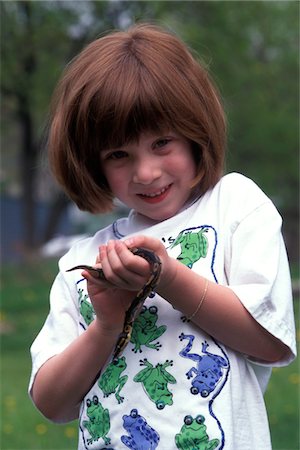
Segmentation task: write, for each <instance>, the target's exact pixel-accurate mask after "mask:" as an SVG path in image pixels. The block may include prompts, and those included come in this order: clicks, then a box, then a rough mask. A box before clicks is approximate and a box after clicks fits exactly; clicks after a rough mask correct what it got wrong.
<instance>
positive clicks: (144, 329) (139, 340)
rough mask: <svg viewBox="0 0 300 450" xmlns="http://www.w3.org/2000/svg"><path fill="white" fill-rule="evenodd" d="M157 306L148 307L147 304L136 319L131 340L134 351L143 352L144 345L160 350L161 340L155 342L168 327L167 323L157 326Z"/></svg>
mask: <svg viewBox="0 0 300 450" xmlns="http://www.w3.org/2000/svg"><path fill="white" fill-rule="evenodd" d="M157 318H158V315H157V307H156V306H150V307H149V308H147V307H146V306H145V305H144V306H143V307H142V310H141V312H140V314H139V315H138V317H137V318H136V320H135V321H134V323H133V329H132V334H131V339H130V342H132V343H133V344H134V348H133V351H134V353H137V352H139V353H141V352H142V348H141V347H142V346H143V345H144V346H145V347H147V348H152V349H154V350H159V348H160V347H161V344H160V343H159V342H153V341H155V340H156V339H158V338H159V337H160V336H161V335H162V334H163V333H164V332H165V331H166V329H167V327H166V326H165V325H161V326H159V327H158V326H157V325H156V322H157Z"/></svg>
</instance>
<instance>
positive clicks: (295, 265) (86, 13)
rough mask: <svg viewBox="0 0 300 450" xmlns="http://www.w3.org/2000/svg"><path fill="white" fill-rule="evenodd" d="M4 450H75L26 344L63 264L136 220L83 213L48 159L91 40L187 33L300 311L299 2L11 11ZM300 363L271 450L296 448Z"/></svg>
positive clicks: (4, 40) (0, 177) (83, 4)
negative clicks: (79, 243)
mask: <svg viewBox="0 0 300 450" xmlns="http://www.w3.org/2000/svg"><path fill="white" fill-rule="evenodd" d="M0 8H1V167H0V213H1V216H0V217H1V229H0V231H1V233H0V234H1V308H0V333H1V376H2V383H1V438H0V448H1V449H2V450H9V449H10V450H25V449H30V450H34V449H52V450H56V449H57V450H60V449H74V448H76V442H77V431H76V423H71V424H68V425H63V426H57V425H52V424H50V423H49V422H48V421H46V420H45V419H44V418H42V416H40V415H39V413H38V412H37V411H35V409H34V407H33V406H32V404H31V403H30V400H29V399H28V397H27V393H26V388H27V383H28V378H29V373H30V358H29V346H30V344H31V342H32V341H33V339H34V337H35V335H36V334H37V332H38V331H39V329H40V328H41V326H42V323H43V321H44V319H45V317H46V314H47V310H48V292H49V289H50V286H51V283H52V280H53V278H54V276H55V274H56V270H57V269H56V267H57V259H58V257H59V256H60V255H61V254H62V253H64V252H65V251H66V250H67V249H68V248H69V246H70V245H71V244H72V243H73V242H74V240H76V239H78V238H80V237H82V236H85V235H89V234H92V233H94V232H95V231H96V230H98V229H99V228H102V227H103V226H105V225H106V224H108V223H110V222H111V221H112V220H114V219H115V218H116V217H119V216H120V215H124V214H126V210H125V209H124V207H122V205H117V207H116V210H115V211H114V213H113V214H111V215H108V216H92V215H90V214H88V213H83V212H80V211H79V210H78V209H77V208H76V207H74V206H73V205H72V204H71V203H70V202H69V200H68V199H67V198H66V197H65V196H64V195H63V193H62V192H61V191H60V189H59V188H58V187H57V185H56V184H55V183H54V182H53V180H52V178H51V175H50V173H49V170H48V166H47V157H46V151H45V141H46V132H45V129H46V125H47V117H48V111H49V104H50V99H51V95H52V92H53V89H54V87H55V84H56V82H57V81H58V78H59V77H60V75H61V72H62V70H63V68H64V66H65V65H66V64H67V63H68V62H69V61H70V60H71V59H72V58H73V57H74V56H75V55H76V54H77V53H78V52H79V51H80V50H81V49H82V47H83V46H85V45H87V44H88V43H89V42H90V41H92V40H94V39H95V38H96V37H99V36H100V35H101V34H102V33H103V32H106V31H107V30H111V29H114V28H126V27H127V26H129V25H130V24H132V23H134V22H137V21H147V22H154V23H156V24H159V25H163V26H166V27H168V28H170V29H172V30H173V31H175V32H176V33H178V34H179V36H180V37H181V38H182V39H183V40H184V41H185V42H186V43H187V44H188V45H189V46H190V47H192V48H193V49H194V50H196V52H197V53H198V55H199V58H200V59H201V60H202V62H203V63H204V64H206V65H207V66H208V68H209V70H210V72H211V74H212V76H213V78H214V79H215V81H216V84H217V86H218V87H219V90H220V91H221V94H222V97H223V102H224V105H225V110H226V114H227V118H228V132H229V136H228V153H227V154H228V156H227V167H226V171H227V172H229V171H238V172H242V173H243V174H244V175H246V176H249V177H250V178H252V179H253V180H254V181H255V182H257V183H258V184H259V185H260V187H261V188H262V189H263V190H264V191H265V192H266V194H267V195H268V196H269V197H271V199H272V200H273V202H274V203H275V205H276V206H277V208H278V209H279V211H280V213H281V215H282V216H283V219H284V228H283V232H284V237H285V241H286V245H287V249H288V255H289V259H290V263H291V271H292V276H293V289H294V294H295V310H296V315H297V317H298V311H299V2H297V1H118V0H114V1H89V0H86V1H3V0H2V1H1V4H0ZM298 337H299V334H298ZM299 378H300V377H299V366H298V364H297V362H295V363H293V364H292V365H291V366H290V367H288V368H284V369H280V370H274V373H273V377H272V379H271V382H270V385H269V388H268V391H267V394H266V401H267V406H268V410H269V418H270V425H271V430H272V439H273V447H274V450H297V449H298V448H299V434H298V433H299V432H298V423H299Z"/></svg>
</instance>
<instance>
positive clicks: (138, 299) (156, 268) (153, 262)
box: [67, 248, 161, 364]
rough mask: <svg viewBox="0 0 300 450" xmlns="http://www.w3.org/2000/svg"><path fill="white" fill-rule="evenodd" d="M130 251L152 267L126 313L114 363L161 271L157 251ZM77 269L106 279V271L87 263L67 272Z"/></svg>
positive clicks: (113, 359)
mask: <svg viewBox="0 0 300 450" xmlns="http://www.w3.org/2000/svg"><path fill="white" fill-rule="evenodd" d="M130 251H131V252H132V253H133V254H134V255H137V256H141V257H142V258H144V259H145V260H146V261H148V263H149V264H150V268H151V274H150V277H149V279H148V281H147V282H146V283H145V284H144V286H143V287H142V288H141V289H140V290H139V292H138V293H137V295H136V296H135V297H134V299H133V300H132V303H131V305H130V306H129V308H128V310H127V311H126V313H125V319H124V325H123V330H122V332H121V333H120V335H119V337H118V340H117V343H116V346H115V349H114V352H113V356H112V362H113V363H114V364H116V363H117V361H118V358H119V356H120V355H121V354H122V352H123V350H124V349H125V347H126V345H127V344H128V342H129V341H130V338H131V333H132V327H133V322H134V320H135V319H136V316H137V315H138V313H139V311H140V306H142V304H143V303H144V301H145V300H146V298H147V297H148V296H149V294H150V293H151V292H152V291H153V290H154V289H155V288H156V286H157V284H158V281H159V277H160V272H161V261H160V259H159V257H158V256H157V255H156V254H155V253H153V252H151V251H150V250H147V249H145V248H132V249H130ZM77 269H83V270H87V271H88V272H89V273H90V274H91V275H92V276H93V277H94V278H99V279H100V280H103V281H106V278H105V275H104V272H103V270H102V269H101V268H98V267H93V266H88V265H86V264H80V265H78V266H75V267H72V268H71V269H68V270H67V272H70V271H72V270H77Z"/></svg>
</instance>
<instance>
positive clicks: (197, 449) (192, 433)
mask: <svg viewBox="0 0 300 450" xmlns="http://www.w3.org/2000/svg"><path fill="white" fill-rule="evenodd" d="M204 422H205V418H204V417H203V416H202V415H198V416H197V417H196V418H195V419H193V417H192V416H185V418H184V424H183V426H182V428H181V430H180V433H178V434H176V436H175V443H176V447H177V448H178V449H179V450H214V449H215V448H216V447H218V445H219V443H220V441H219V439H212V440H209V437H208V434H207V432H206V425H204Z"/></svg>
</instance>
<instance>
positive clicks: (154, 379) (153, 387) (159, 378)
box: [133, 358, 176, 409]
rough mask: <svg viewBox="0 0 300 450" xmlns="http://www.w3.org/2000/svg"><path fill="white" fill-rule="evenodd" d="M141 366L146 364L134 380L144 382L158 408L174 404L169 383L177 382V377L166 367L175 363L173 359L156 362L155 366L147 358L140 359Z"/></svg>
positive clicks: (148, 393)
mask: <svg viewBox="0 0 300 450" xmlns="http://www.w3.org/2000/svg"><path fill="white" fill-rule="evenodd" d="M140 365H141V366H146V367H145V369H142V370H141V371H140V372H139V373H138V374H137V375H135V377H134V378H133V380H134V381H136V382H137V383H142V385H143V388H144V390H145V392H146V394H147V395H148V397H149V398H150V400H152V401H153V402H154V403H155V405H156V408H157V409H164V407H165V406H166V405H172V404H173V394H172V393H171V392H170V391H169V389H168V383H171V384H175V383H176V379H175V378H174V377H173V375H171V374H170V373H169V372H168V371H167V370H166V368H167V367H170V366H172V365H173V361H169V360H167V361H165V363H164V364H156V366H155V367H154V366H153V365H152V364H151V363H150V362H149V361H148V360H147V359H146V358H145V359H143V360H140Z"/></svg>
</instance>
